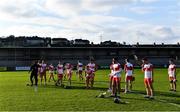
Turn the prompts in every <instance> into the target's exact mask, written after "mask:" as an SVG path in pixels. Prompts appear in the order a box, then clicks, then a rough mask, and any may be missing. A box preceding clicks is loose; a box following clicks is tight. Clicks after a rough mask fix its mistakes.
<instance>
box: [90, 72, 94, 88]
mask: <svg viewBox="0 0 180 112" xmlns="http://www.w3.org/2000/svg"><path fill="white" fill-rule="evenodd" d="M93 86H94V73H93V74H92V75H91V88H93Z"/></svg>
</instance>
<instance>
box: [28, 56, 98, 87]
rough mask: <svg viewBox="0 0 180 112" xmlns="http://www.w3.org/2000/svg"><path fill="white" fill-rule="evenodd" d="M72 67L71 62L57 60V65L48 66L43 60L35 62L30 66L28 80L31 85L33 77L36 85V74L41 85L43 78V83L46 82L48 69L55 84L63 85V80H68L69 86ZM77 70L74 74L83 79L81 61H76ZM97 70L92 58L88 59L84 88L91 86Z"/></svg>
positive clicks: (50, 78)
mask: <svg viewBox="0 0 180 112" xmlns="http://www.w3.org/2000/svg"><path fill="white" fill-rule="evenodd" d="M73 68H74V66H73V65H72V64H71V63H65V64H63V63H61V62H60V61H59V63H58V65H57V67H54V66H53V65H52V64H50V65H49V66H48V65H47V64H46V63H45V61H44V60H42V61H39V62H37V61H36V62H35V63H34V64H33V65H32V66H31V69H30V71H31V76H30V81H31V86H32V85H33V78H34V79H35V85H36V86H37V83H38V76H39V77H40V81H41V82H40V83H41V85H42V82H43V80H44V85H46V84H47V83H46V82H47V74H46V73H47V70H48V71H49V79H48V81H49V82H50V80H53V81H54V82H55V85H56V86H62V85H63V80H67V81H68V86H71V80H72V75H73ZM76 68H77V71H76V75H77V76H78V78H79V80H80V81H82V80H84V76H83V69H84V66H83V63H81V62H80V61H78V63H77V67H76ZM96 70H97V65H96V64H95V62H94V59H90V61H89V63H88V64H87V65H86V66H85V71H84V72H85V79H86V88H92V87H93V85H94V77H95V71H96ZM55 74H57V81H56V80H55Z"/></svg>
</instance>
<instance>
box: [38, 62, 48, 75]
mask: <svg viewBox="0 0 180 112" xmlns="http://www.w3.org/2000/svg"><path fill="white" fill-rule="evenodd" d="M46 67H47V65H46V64H45V63H44V64H41V68H40V72H41V73H42V72H45V71H46Z"/></svg>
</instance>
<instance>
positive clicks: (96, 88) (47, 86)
mask: <svg viewBox="0 0 180 112" xmlns="http://www.w3.org/2000/svg"><path fill="white" fill-rule="evenodd" d="M39 87H40V88H56V89H71V90H73V89H79V90H100V91H106V90H107V89H108V88H106V87H93V88H89V89H86V87H85V86H74V85H72V86H64V87H62V86H55V85H46V86H44V85H42V86H39Z"/></svg>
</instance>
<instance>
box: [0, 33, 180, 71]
mask: <svg viewBox="0 0 180 112" xmlns="http://www.w3.org/2000/svg"><path fill="white" fill-rule="evenodd" d="M52 45H53V46H52ZM133 55H137V56H138V58H139V59H141V58H143V57H145V56H146V57H147V58H149V60H150V61H151V62H152V63H153V64H154V65H155V66H157V67H166V66H167V65H168V60H169V59H170V58H174V59H175V60H176V64H177V65H178V66H179V65H180V59H179V58H180V44H178V43H177V44H155V43H154V44H152V45H151V44H147V45H143V44H139V43H137V44H135V45H126V43H125V42H123V44H120V43H117V42H112V44H111V41H105V42H102V43H101V44H91V43H90V42H89V41H88V40H82V39H75V40H68V39H65V38H56V39H53V38H52V39H51V38H49V37H45V38H43V37H37V36H34V37H25V36H21V37H15V36H13V35H11V36H9V37H7V38H0V67H11V68H12V67H17V66H20V67H23V66H30V65H31V63H32V61H33V60H39V59H45V60H46V62H47V63H49V64H50V63H52V64H54V65H56V64H57V63H58V61H59V60H63V62H71V63H72V64H74V65H75V64H76V63H77V60H81V61H82V62H83V63H88V60H89V57H94V58H95V60H96V63H97V64H98V65H99V66H104V67H105V66H106V67H107V66H108V65H109V64H110V63H111V59H112V58H113V57H118V58H119V61H120V63H121V64H124V59H125V58H126V57H128V58H130V61H131V62H132V63H133V64H134V65H135V66H139V65H138V64H137V63H136V61H135V59H134V57H133Z"/></svg>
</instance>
